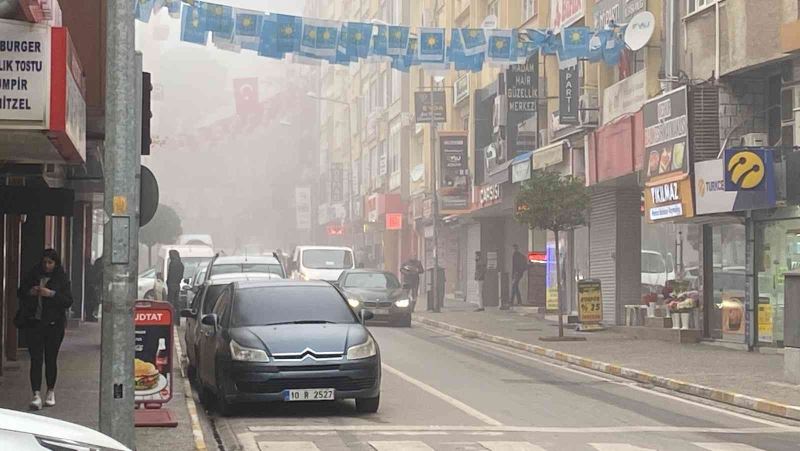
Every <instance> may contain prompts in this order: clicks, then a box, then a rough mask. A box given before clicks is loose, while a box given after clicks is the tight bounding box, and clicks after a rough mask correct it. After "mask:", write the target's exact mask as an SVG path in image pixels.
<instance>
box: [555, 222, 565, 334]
mask: <svg viewBox="0 0 800 451" xmlns="http://www.w3.org/2000/svg"><path fill="white" fill-rule="evenodd" d="M553 234H554V235H555V237H556V291H557V292H558V294H557V296H558V336H559V337H563V336H564V314H563V313H564V308H563V307H562V305H561V301H562V299H561V298H562V296H561V261H560V260H561V246H560V243H559V242H558V230H553Z"/></svg>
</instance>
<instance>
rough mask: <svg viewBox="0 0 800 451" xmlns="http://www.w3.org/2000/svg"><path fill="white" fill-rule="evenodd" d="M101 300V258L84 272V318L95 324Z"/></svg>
mask: <svg viewBox="0 0 800 451" xmlns="http://www.w3.org/2000/svg"><path fill="white" fill-rule="evenodd" d="M102 299H103V257H102V256H101V257H98V258H97V259H96V260H95V261H94V263H92V265H91V266H89V268H88V271H87V272H86V305H85V309H84V312H83V314H84V318H85V319H86V321H90V322H96V321H97V313H98V308H99V307H100V304H101V303H102Z"/></svg>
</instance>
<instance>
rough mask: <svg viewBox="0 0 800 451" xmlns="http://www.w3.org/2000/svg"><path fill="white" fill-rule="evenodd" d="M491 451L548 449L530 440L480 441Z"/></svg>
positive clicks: (541, 450) (542, 450) (538, 450)
mask: <svg viewBox="0 0 800 451" xmlns="http://www.w3.org/2000/svg"><path fill="white" fill-rule="evenodd" d="M478 443H480V445H481V446H483V447H484V448H486V449H488V450H489V451H546V450H545V449H544V448H542V447H541V446H536V445H534V444H533V443H530V442H478Z"/></svg>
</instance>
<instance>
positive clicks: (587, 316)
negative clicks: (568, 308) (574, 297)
mask: <svg viewBox="0 0 800 451" xmlns="http://www.w3.org/2000/svg"><path fill="white" fill-rule="evenodd" d="M578 321H579V322H580V323H581V330H585V327H584V326H590V325H596V324H599V323H600V322H601V321H603V292H602V290H601V285H600V281H599V280H594V279H584V280H580V281H578Z"/></svg>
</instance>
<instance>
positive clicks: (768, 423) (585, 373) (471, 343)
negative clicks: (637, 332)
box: [420, 325, 793, 428]
mask: <svg viewBox="0 0 800 451" xmlns="http://www.w3.org/2000/svg"><path fill="white" fill-rule="evenodd" d="M420 326H421V327H424V328H426V329H429V330H437V331H438V329H436V328H429V327H428V326H427V325H420ZM450 338H451V339H452V340H454V341H458V342H459V343H462V344H464V345H467V346H471V347H474V348H479V349H480V348H484V350H486V349H491V350H492V351H498V352H503V353H505V354H509V355H513V356H516V357H520V358H522V359H525V360H530V361H534V362H537V363H541V364H543V365H547V366H551V367H553V368H559V369H562V370H564V371H568V372H571V373H575V374H580V375H583V376H585V377H588V378H591V379H595V380H599V381H604V382H610V383H612V384H616V385H620V386H624V387H627V388H630V389H633V390H638V391H641V392H645V393H649V394H652V395H655V396H660V397H662V398H667V399H672V400H675V401H679V402H682V403H684V404H689V405H692V406H694V407H702V408H705V409H708V410H711V411H713V412H717V413H722V414H726V415H729V416H732V417H736V418H739V419H742V420H746V421H751V422H754V423H761V424H763V425H766V426H770V427H775V428H787V427H789V428H791V427H793V426H788V425H785V424H782V423H778V422H775V421H771V420H767V419H765V418H758V417H753V416H749V415H746V414H743V413H739V412H734V411H731V410H726V409H723V408H721V407H716V406H713V405H708V404H703V403H700V402H697V401H692V400H691V399H686V398H682V397H680V396H676V395H674V394H671V393H662V392H660V391H656V390H653V389H650V388H645V387H641V386H639V385H638V384H637V383H636V382H633V381H626V382H620V381H617V380H614V379H611V378H609V377H604V376H601V375H598V374H592V373H589V372H588V371H590V370H588V369H585V370H579V369H575V368H571V367H570V366H567V365H569V364H558V363H554V362H550V361H547V360H544V359H541V358H537V357H534V356H532V355H529V354H524V353H520V352H516V351H513V350H511V349H509V348H506V347H503V346H498V345H495V344H493V343H489V342H484V341H480V342H476V341H475V340H467V339H464V338H461V337H460V336H458V335H455V334H451V335H450ZM689 396H691V395H689Z"/></svg>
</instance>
